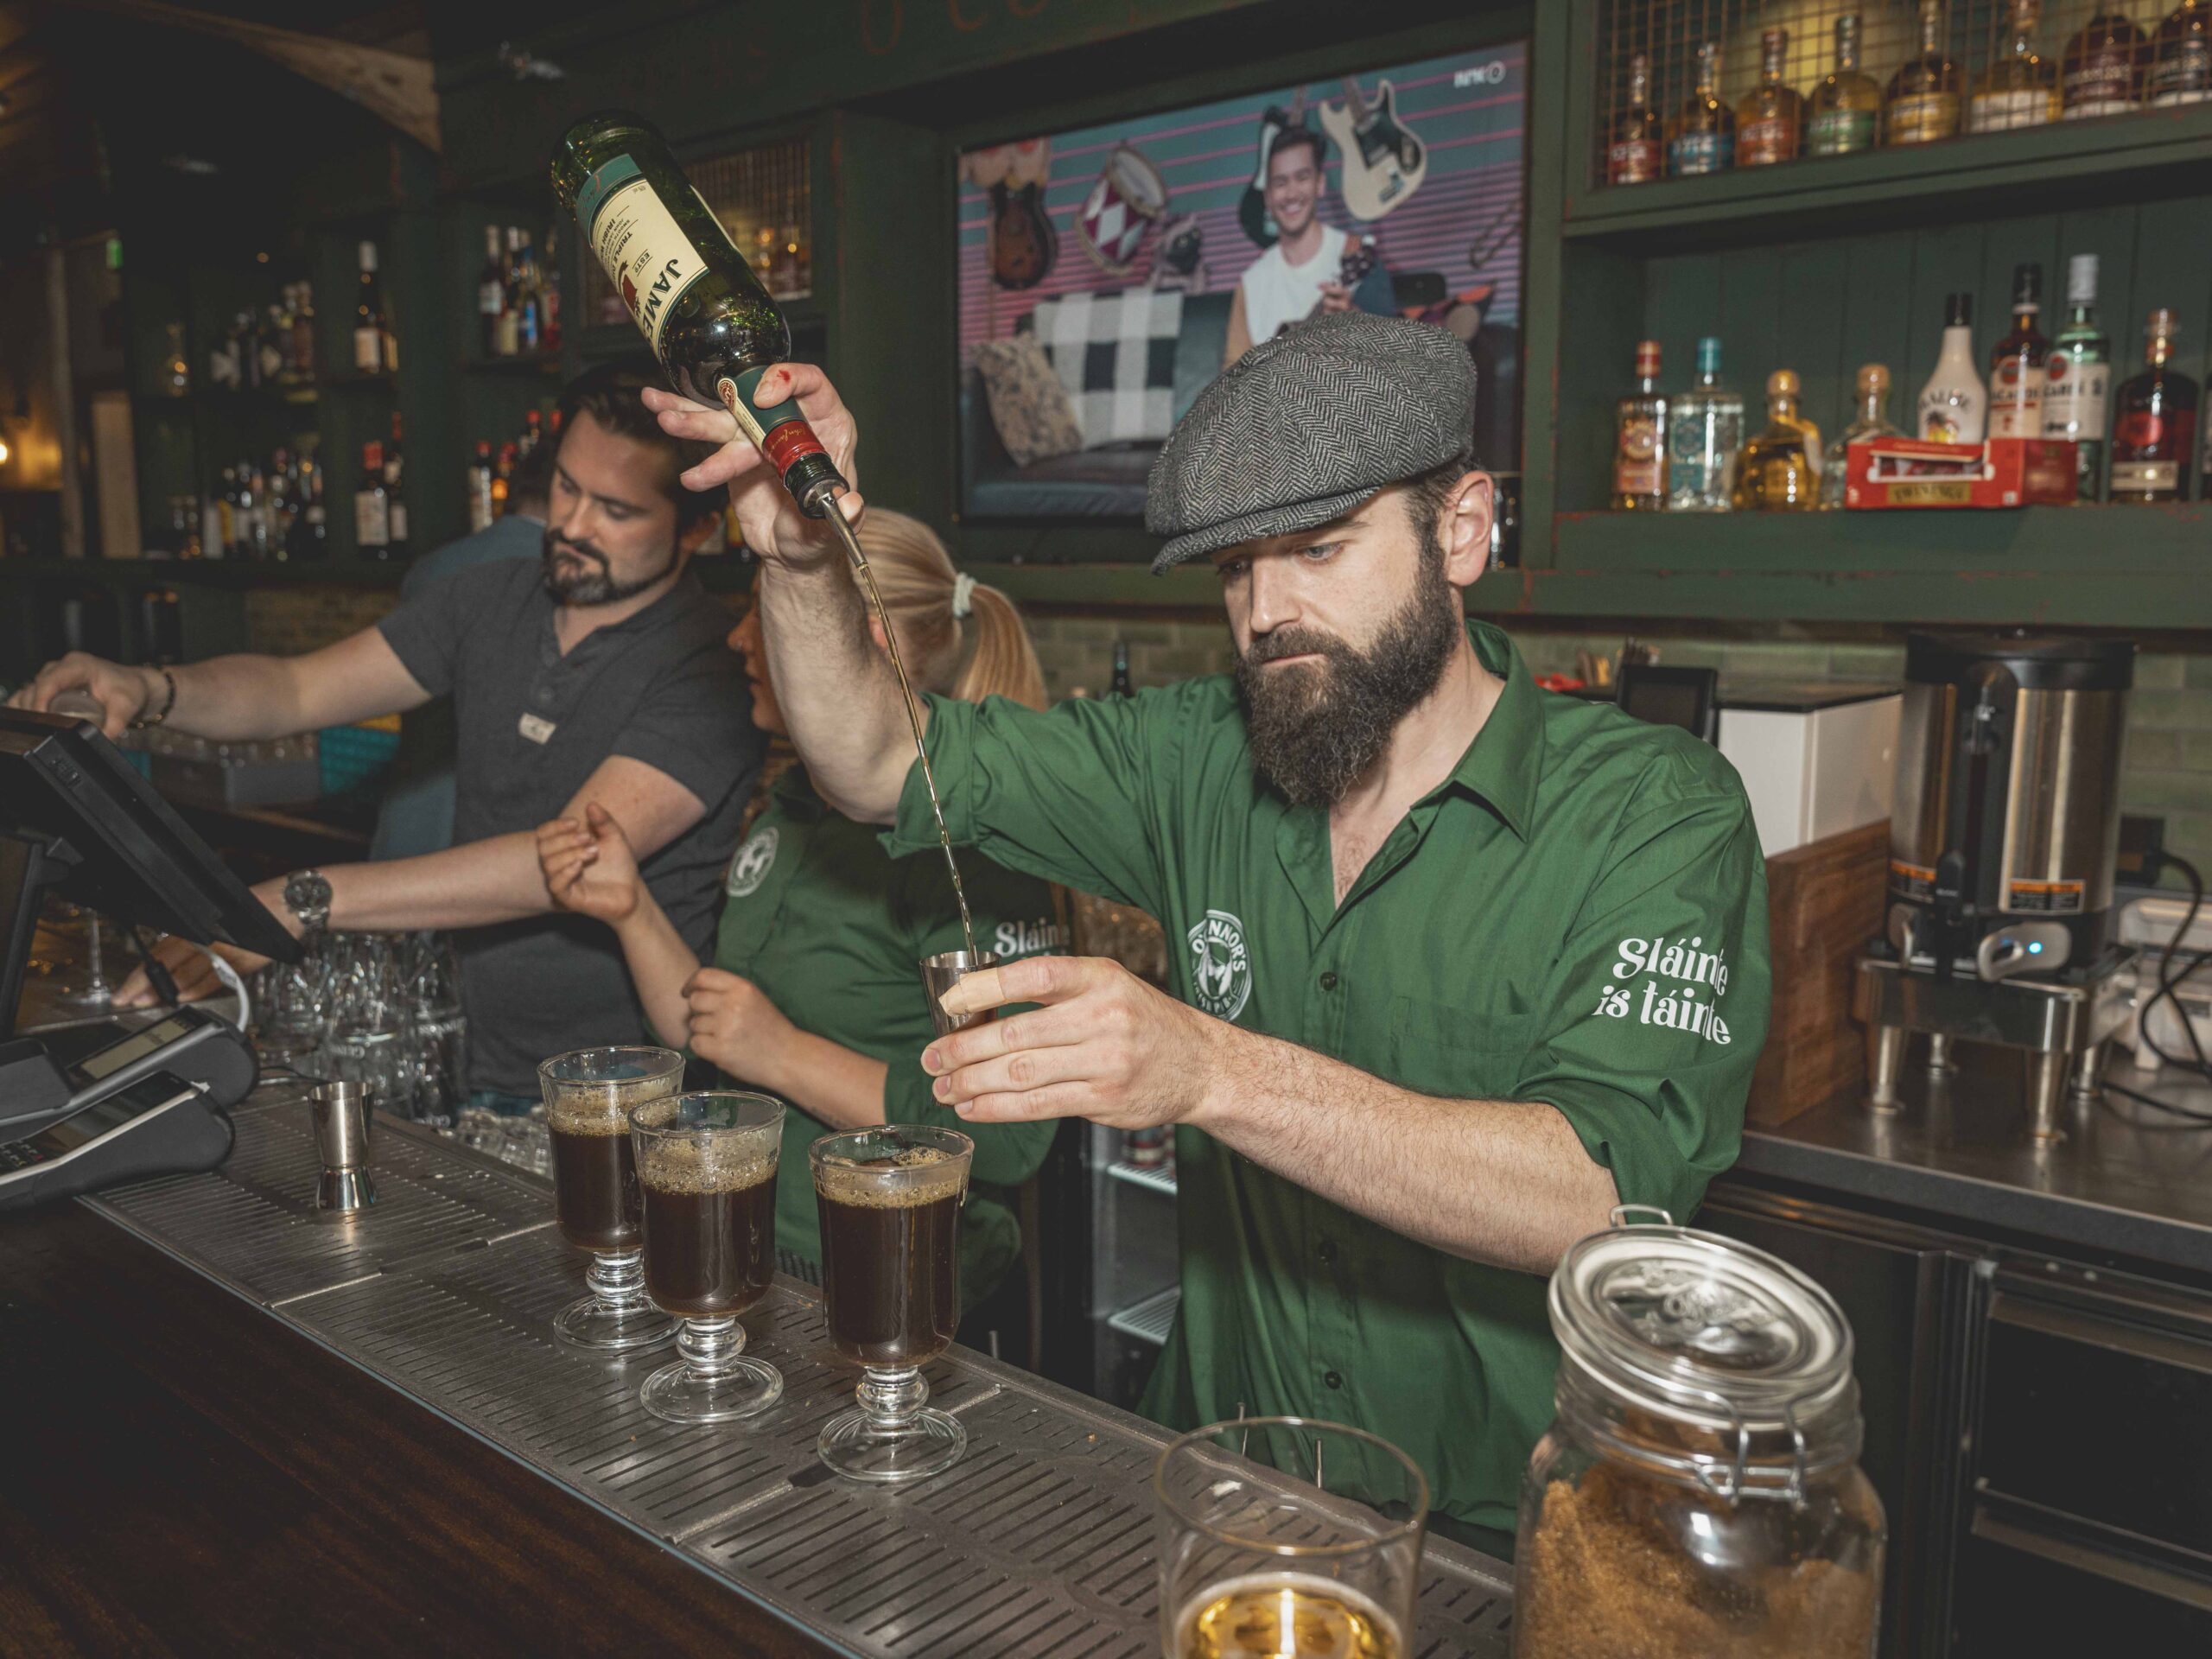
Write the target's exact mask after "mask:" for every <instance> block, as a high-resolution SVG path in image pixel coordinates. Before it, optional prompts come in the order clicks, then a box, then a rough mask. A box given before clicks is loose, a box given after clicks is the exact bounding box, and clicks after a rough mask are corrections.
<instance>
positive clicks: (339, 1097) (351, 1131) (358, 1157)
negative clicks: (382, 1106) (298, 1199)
mask: <svg viewBox="0 0 2212 1659" xmlns="http://www.w3.org/2000/svg"><path fill="white" fill-rule="evenodd" d="M308 1111H309V1113H310V1114H311V1115H312V1116H313V1117H314V1120H315V1150H316V1151H317V1152H318V1153H320V1154H321V1155H322V1176H321V1179H319V1180H318V1181H317V1182H316V1183H315V1208H316V1209H318V1210H331V1211H337V1212H338V1213H340V1214H341V1215H345V1214H350V1213H352V1212H353V1211H357V1210H365V1209H367V1208H368V1206H369V1205H372V1204H374V1203H375V1202H376V1201H377V1185H376V1182H375V1180H374V1179H372V1177H371V1176H370V1174H369V1145H370V1129H371V1124H372V1118H371V1116H370V1111H369V1096H368V1093H367V1091H366V1090H364V1089H363V1088H362V1087H361V1085H360V1084H358V1083H336V1082H333V1083H319V1084H316V1085H315V1088H314V1089H313V1090H310V1091H309V1093H308Z"/></svg>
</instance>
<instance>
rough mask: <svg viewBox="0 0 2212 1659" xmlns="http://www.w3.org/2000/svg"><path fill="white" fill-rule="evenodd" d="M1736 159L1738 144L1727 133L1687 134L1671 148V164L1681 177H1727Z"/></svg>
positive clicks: (1668, 158)
mask: <svg viewBox="0 0 2212 1659" xmlns="http://www.w3.org/2000/svg"><path fill="white" fill-rule="evenodd" d="M1735 159H1736V140H1735V138H1734V137H1732V135H1731V134H1728V133H1725V132H1686V133H1684V134H1682V135H1681V137H1678V138H1676V139H1675V141H1674V143H1671V144H1669V145H1668V146H1667V164H1668V168H1669V171H1670V172H1672V173H1674V174H1675V175H1676V176H1678V177H1680V176H1682V175H1688V174H1694V173H1724V172H1726V170H1727V169H1728V168H1729V167H1731V166H1732V164H1733V163H1734V162H1735Z"/></svg>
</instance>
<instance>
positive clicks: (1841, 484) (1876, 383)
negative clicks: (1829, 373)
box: [1821, 363, 1901, 507]
mask: <svg viewBox="0 0 2212 1659" xmlns="http://www.w3.org/2000/svg"><path fill="white" fill-rule="evenodd" d="M1857 391H1858V394H1859V418H1858V419H1857V420H1855V421H1853V422H1852V423H1851V424H1850V425H1849V426H1847V427H1845V428H1844V429H1843V430H1842V431H1840V432H1839V433H1837V434H1836V437H1835V442H1834V443H1831V444H1830V445H1828V448H1827V454H1826V455H1825V456H1823V457H1822V459H1821V505H1822V506H1823V507H1840V506H1842V505H1845V504H1846V501H1847V498H1848V494H1849V489H1850V484H1851V446H1852V445H1853V444H1854V443H1863V442H1866V441H1867V440H1868V439H1870V438H1894V437H1897V436H1900V435H1901V434H1899V432H1898V431H1897V428H1895V427H1894V426H1891V424H1890V372H1889V370H1888V368H1887V367H1885V365H1882V364H1879V363H1866V364H1862V365H1859V380H1858V385H1857Z"/></svg>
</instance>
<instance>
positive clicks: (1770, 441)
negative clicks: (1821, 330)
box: [1733, 369, 1820, 512]
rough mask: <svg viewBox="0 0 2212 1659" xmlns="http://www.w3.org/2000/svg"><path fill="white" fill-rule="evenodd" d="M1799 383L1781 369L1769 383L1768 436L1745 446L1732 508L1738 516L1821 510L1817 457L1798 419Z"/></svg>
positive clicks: (1793, 375) (1766, 432)
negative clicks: (1743, 513)
mask: <svg viewBox="0 0 2212 1659" xmlns="http://www.w3.org/2000/svg"><path fill="white" fill-rule="evenodd" d="M1797 390H1798V381H1797V377H1796V375H1795V374H1794V373H1792V372H1790V371H1789V370H1788V369H1777V370H1776V371H1775V372H1773V373H1772V374H1770V375H1769V376H1767V378H1766V410H1767V425H1766V430H1764V432H1761V433H1760V434H1759V435H1758V436H1757V437H1755V438H1753V439H1752V440H1751V442H1749V443H1747V444H1745V446H1744V454H1743V457H1742V460H1741V461H1739V462H1738V466H1737V468H1736V489H1735V494H1734V497H1733V504H1734V505H1735V507H1736V510H1737V511H1738V512H1810V511H1811V510H1812V509H1813V508H1814V507H1816V506H1818V505H1820V500H1819V490H1820V481H1819V463H1818V461H1817V460H1816V455H1817V451H1815V452H1814V453H1813V454H1808V453H1807V450H1806V435H1805V424H1804V423H1803V422H1802V421H1801V420H1800V419H1799V418H1798V416H1797Z"/></svg>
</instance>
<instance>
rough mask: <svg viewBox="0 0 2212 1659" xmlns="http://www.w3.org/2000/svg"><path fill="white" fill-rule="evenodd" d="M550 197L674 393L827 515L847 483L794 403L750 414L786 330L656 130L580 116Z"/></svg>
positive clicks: (608, 116)
mask: <svg viewBox="0 0 2212 1659" xmlns="http://www.w3.org/2000/svg"><path fill="white" fill-rule="evenodd" d="M553 194H555V195H556V197H557V198H559V200H560V203H561V206H562V207H563V208H564V209H566V210H567V211H569V212H571V213H575V216H576V223H577V226H578V227H579V228H580V229H581V230H582V232H583V239H584V242H585V243H586V245H588V246H589V247H590V248H591V250H592V251H593V252H594V253H595V254H597V255H598V256H599V263H600V264H601V266H602V267H604V268H605V270H606V271H607V280H608V281H609V282H611V283H613V284H614V288H615V291H616V292H617V293H619V294H620V295H621V296H622V302H623V304H624V305H626V306H627V307H628V308H629V311H630V315H631V316H632V318H633V319H634V320H635V321H636V322H637V325H638V329H639V333H641V334H644V335H645V338H646V340H648V341H650V342H651V343H652V348H653V354H654V355H655V356H656V357H658V359H660V362H661V366H662V367H663V368H664V369H665V370H666V371H667V372H668V378H669V383H670V385H673V386H674V387H675V388H676V390H677V391H679V392H681V393H683V395H684V396H685V397H690V398H692V399H694V400H695V401H696V402H698V403H702V404H708V405H709V406H715V405H719V406H721V407H723V408H727V409H728V410H729V411H730V413H731V414H732V415H734V416H736V418H737V423H738V426H739V428H740V429H741V430H742V431H743V432H744V433H745V435H747V437H749V438H751V439H752V440H753V442H754V443H755V444H757V445H759V446H760V453H761V454H764V455H766V456H767V458H768V460H769V462H770V463H771V464H772V466H774V467H775V468H776V470H777V471H778V472H779V473H780V474H782V475H783V480H784V486H785V488H786V489H788V490H789V491H790V492H791V496H792V498H793V499H795V500H797V501H798V504H799V505H800V506H801V507H802V508H803V509H804V511H805V512H808V513H809V514H810V515H811V516H812V517H814V518H822V517H823V516H824V515H825V514H826V513H828V512H829V510H830V503H831V502H832V501H834V500H835V499H836V496H837V494H838V493H839V492H840V491H842V490H843V489H845V488H846V487H848V486H847V485H846V483H845V480H844V479H843V478H842V477H841V476H840V475H839V474H838V472H837V468H836V465H835V464H834V463H833V462H832V461H830V459H829V451H827V450H826V449H824V448H823V446H822V440H821V439H820V438H818V437H817V436H816V435H815V434H814V429H813V428H811V427H810V426H809V425H808V424H807V423H806V422H805V420H804V417H802V416H801V415H800V414H799V408H798V399H797V398H786V399H785V401H784V402H782V403H780V404H777V405H775V406H774V407H773V408H772V409H758V408H755V407H754V406H753V391H754V390H755V388H757V387H758V386H759V385H760V377H761V376H762V375H764V374H766V372H768V371H769V370H770V369H771V368H772V367H773V366H774V365H777V364H779V363H781V362H784V361H785V360H786V359H788V358H789V357H790V356H791V329H790V327H789V326H788V325H787V324H786V323H785V321H784V314H783V313H782V312H781V311H779V310H778V309H777V308H776V302H774V301H773V300H772V299H770V298H769V297H768V290H767V289H765V288H763V287H762V286H761V284H760V278H759V277H755V276H754V275H753V270H752V267H751V266H749V265H747V264H746V263H745V256H744V255H743V254H741V253H740V252H739V251H737V246H736V245H735V244H734V243H733V242H732V241H731V240H730V239H729V232H727V231H725V230H724V229H723V228H722V225H721V220H720V219H717V218H715V213H714V210H713V209H712V208H711V207H708V206H707V204H706V202H705V201H704V200H702V198H701V197H700V194H699V193H698V191H697V190H696V189H694V188H692V185H691V181H690V180H689V179H687V178H685V177H684V176H683V168H680V167H678V166H677V162H676V158H675V156H673V155H671V153H670V151H669V148H668V141H667V140H666V139H664V138H663V137H661V136H660V133H659V130H658V129H657V128H655V127H654V126H653V125H652V123H651V122H649V121H647V120H645V118H644V117H642V116H639V115H633V114H632V113H631V112H630V111H627V110H602V111H600V112H599V113H598V114H596V115H588V116H586V117H585V118H583V119H582V120H581V121H578V122H577V123H576V124H575V125H573V126H571V127H570V128H569V130H568V131H566V132H565V133H563V134H562V135H561V142H560V143H558V144H556V145H555V146H554V149H553Z"/></svg>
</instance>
